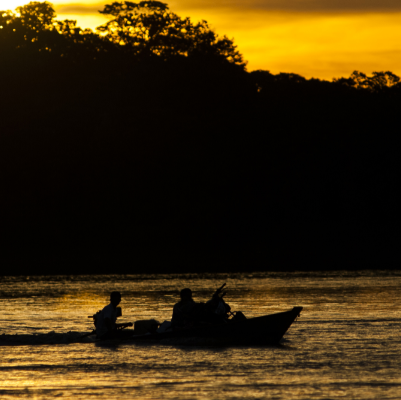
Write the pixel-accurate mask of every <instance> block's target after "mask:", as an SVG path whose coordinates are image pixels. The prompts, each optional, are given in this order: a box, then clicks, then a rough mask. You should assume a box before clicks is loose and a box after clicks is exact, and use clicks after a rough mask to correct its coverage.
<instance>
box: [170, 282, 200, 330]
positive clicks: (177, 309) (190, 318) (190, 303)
mask: <svg viewBox="0 0 401 400" xmlns="http://www.w3.org/2000/svg"><path fill="white" fill-rule="evenodd" d="M180 298H181V300H180V301H179V302H178V303H177V304H175V305H174V308H173V317H172V318H171V324H172V328H173V329H175V328H184V327H188V326H191V325H193V323H194V322H195V320H196V317H197V314H198V313H197V308H198V307H197V303H195V301H194V300H193V298H192V290H191V289H189V288H185V289H182V290H181V292H180Z"/></svg>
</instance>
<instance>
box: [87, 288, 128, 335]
mask: <svg viewBox="0 0 401 400" xmlns="http://www.w3.org/2000/svg"><path fill="white" fill-rule="evenodd" d="M120 302H121V293H120V292H111V294H110V304H109V305H107V306H106V307H104V308H103V310H101V311H99V312H98V313H97V314H96V315H95V316H94V318H95V326H96V337H97V338H98V339H101V340H106V339H124V338H127V337H130V336H132V335H133V331H132V330H128V329H127V330H125V331H123V330H122V329H123V328H125V327H127V326H132V323H131V322H130V323H126V324H117V323H116V321H117V318H118V317H119V316H121V309H120V308H119V307H117V306H118V305H119V304H120Z"/></svg>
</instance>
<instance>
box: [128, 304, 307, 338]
mask: <svg viewBox="0 0 401 400" xmlns="http://www.w3.org/2000/svg"><path fill="white" fill-rule="evenodd" d="M301 311H302V307H294V308H293V309H292V310H290V311H285V312H280V313H276V314H270V315H265V316H262V317H255V318H249V319H244V320H238V321H236V320H228V321H227V322H225V323H221V324H217V325H212V324H199V325H197V326H195V327H191V328H185V329H181V330H168V331H166V332H163V333H148V334H144V335H134V336H132V337H131V338H129V339H128V340H129V341H135V342H138V341H150V342H154V341H169V340H173V341H175V342H179V341H183V343H185V341H187V342H188V339H189V340H190V342H191V343H194V344H216V345H266V344H268V345H271V344H278V343H279V342H280V340H281V339H282V337H283V336H284V334H285V333H286V332H287V330H288V328H289V327H290V326H291V324H292V323H293V322H294V321H295V320H296V318H297V317H298V316H299V315H300V312H301ZM194 339H196V340H194Z"/></svg>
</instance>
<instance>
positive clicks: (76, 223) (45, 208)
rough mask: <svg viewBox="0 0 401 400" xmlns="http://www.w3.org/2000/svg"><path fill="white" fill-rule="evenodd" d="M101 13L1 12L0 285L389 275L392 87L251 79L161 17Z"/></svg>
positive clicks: (394, 137) (188, 30)
mask: <svg viewBox="0 0 401 400" xmlns="http://www.w3.org/2000/svg"><path fill="white" fill-rule="evenodd" d="M101 13H103V14H105V15H107V16H109V17H110V20H109V22H107V23H106V24H104V25H103V26H101V27H99V28H98V29H97V30H96V32H93V31H91V30H89V29H85V30H83V29H81V28H79V27H78V26H77V25H76V22H75V21H69V20H65V21H58V20H56V15H55V12H54V9H53V7H52V5H51V4H50V3H47V2H44V3H39V2H31V3H29V4H27V5H25V6H21V7H19V8H17V10H16V12H11V11H0V55H1V62H0V77H1V88H2V91H1V93H2V96H1V100H0V109H1V126H2V128H1V135H0V174H1V176H0V178H1V182H0V183H1V187H2V194H1V197H0V202H1V210H2V226H3V233H4V239H3V251H2V259H3V265H5V266H6V267H5V269H4V271H3V273H4V274H6V273H31V274H32V273H45V272H47V273H48V272H57V273H60V272H63V273H75V272H87V273H92V272H123V273H136V272H144V271H146V272H149V271H153V272H174V271H184V272H191V271H206V270H217V269H220V270H230V271H232V270H250V269H252V270H255V269H289V270H291V269H327V268H337V269H338V268H341V269H345V268H367V267H388V268H389V267H394V266H396V265H399V264H398V261H399V257H398V256H397V254H399V253H398V252H397V251H398V247H397V246H399V245H398V242H399V238H400V233H399V222H400V220H399V215H398V214H399V213H398V209H399V204H400V196H399V193H398V190H397V189H398V185H399V182H400V178H401V177H400V157H399V150H400V136H399V129H398V126H399V122H398V120H399V117H398V113H399V110H398V109H399V104H400V98H401V94H400V93H401V83H400V78H399V77H398V76H396V75H395V74H393V73H391V72H390V71H387V72H374V73H373V74H372V75H371V76H368V75H366V74H364V73H361V72H358V71H355V72H354V73H353V74H352V75H351V76H350V77H349V78H337V79H333V80H332V81H331V82H330V81H324V80H319V79H305V78H303V77H302V76H299V75H297V74H293V73H291V74H289V73H280V74H276V75H274V74H271V73H270V72H269V71H261V70H259V71H251V72H249V71H247V69H246V62H245V61H244V58H243V56H242V54H241V53H240V52H239V51H238V49H237V47H236V46H235V44H234V42H233V40H230V39H228V38H227V37H225V36H224V37H220V36H218V35H217V34H216V33H215V32H214V31H213V30H212V29H210V28H209V26H208V24H207V22H206V21H201V22H199V23H193V22H191V20H190V19H189V18H181V17H179V16H178V15H176V14H174V13H173V12H171V11H170V10H169V8H168V6H167V5H166V4H164V3H161V2H158V1H142V2H139V3H133V2H128V1H124V2H114V3H112V4H110V5H106V6H105V7H104V9H103V10H102V11H101ZM110 266H112V268H110ZM53 268H54V269H53Z"/></svg>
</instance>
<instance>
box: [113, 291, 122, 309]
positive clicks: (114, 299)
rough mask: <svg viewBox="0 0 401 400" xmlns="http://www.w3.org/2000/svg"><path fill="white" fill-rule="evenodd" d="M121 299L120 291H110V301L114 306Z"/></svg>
mask: <svg viewBox="0 0 401 400" xmlns="http://www.w3.org/2000/svg"><path fill="white" fill-rule="evenodd" d="M120 301H121V293H120V292H111V293H110V303H111V304H113V306H114V307H117V306H118V305H119V304H120Z"/></svg>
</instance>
